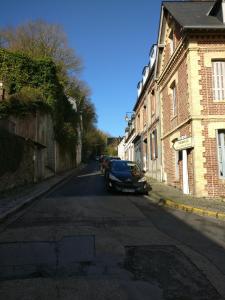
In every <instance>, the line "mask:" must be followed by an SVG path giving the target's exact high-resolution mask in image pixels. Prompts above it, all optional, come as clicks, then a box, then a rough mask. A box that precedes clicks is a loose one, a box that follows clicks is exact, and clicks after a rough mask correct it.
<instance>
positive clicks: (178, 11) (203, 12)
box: [163, 1, 225, 29]
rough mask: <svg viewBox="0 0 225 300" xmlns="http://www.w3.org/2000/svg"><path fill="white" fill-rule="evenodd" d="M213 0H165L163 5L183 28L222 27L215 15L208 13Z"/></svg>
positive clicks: (224, 26) (223, 26)
mask: <svg viewBox="0 0 225 300" xmlns="http://www.w3.org/2000/svg"><path fill="white" fill-rule="evenodd" d="M214 3H215V1H179V2H178V1H165V2H163V6H164V7H165V8H166V9H167V10H168V11H169V13H170V14H171V15H172V16H173V17H174V19H175V20H176V21H177V22H178V23H179V24H180V25H181V26H182V27H184V28H224V29H225V25H224V24H223V23H222V22H221V21H220V20H219V19H218V18H217V17H216V16H210V15H208V13H209V11H210V10H211V8H212V7H213V5H214Z"/></svg>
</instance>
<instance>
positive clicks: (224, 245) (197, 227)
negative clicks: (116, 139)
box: [0, 162, 225, 300]
mask: <svg viewBox="0 0 225 300" xmlns="http://www.w3.org/2000/svg"><path fill="white" fill-rule="evenodd" d="M0 299H1V300H4V299H6V300H11V299H13V300H15V299H18V300H21V299H23V300H28V299H29V300H34V299H38V300H39V299H42V300H45V299H48V300H51V299H54V300H58V299H60V300H69V299H80V300H86V299H87V300H92V299H93V300H103V299H104V300H105V299H107V300H111V299H113V300H114V299H118V300H120V299H121V300H125V299H127V300H137V299H138V300H139V299H140V300H145V299H146V300H147V299H154V300H155V299H157V300H158V299H160V300H161V299H165V300H167V299H168V300H170V299H171V300H172V299H173V300H178V299H179V300H190V299H191V300H217V299H225V222H223V221H219V220H213V219H209V218H204V217H200V216H196V215H192V214H187V213H183V212H180V211H176V210H170V209H165V208H162V207H159V206H156V205H154V204H153V203H152V202H151V200H150V197H147V196H138V195H132V194H110V193H108V192H106V190H105V187H104V178H103V176H102V175H101V174H100V173H99V171H98V166H97V164H96V163H95V162H93V163H91V164H89V165H88V166H87V168H86V169H84V170H83V171H82V172H81V173H80V174H79V175H78V176H76V177H73V178H71V179H70V180H68V181H67V182H64V183H63V184H62V185H60V186H58V187H57V188H55V189H54V190H53V191H52V192H51V193H49V194H48V195H46V196H45V197H43V198H41V199H39V200H38V201H36V202H35V203H33V204H32V205H31V206H30V207H27V208H26V209H25V210H24V211H22V212H19V213H18V214H17V215H15V216H12V218H11V219H10V220H8V221H7V223H5V224H2V225H1V227H0Z"/></svg>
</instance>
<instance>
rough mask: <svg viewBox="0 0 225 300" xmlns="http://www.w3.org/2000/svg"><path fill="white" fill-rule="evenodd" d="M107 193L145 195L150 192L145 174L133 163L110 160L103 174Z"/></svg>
mask: <svg viewBox="0 0 225 300" xmlns="http://www.w3.org/2000/svg"><path fill="white" fill-rule="evenodd" d="M105 185H106V189H107V190H108V191H113V190H115V191H120V192H126V193H142V194H147V193H148V191H149V190H150V185H149V184H148V182H147V180H146V177H145V172H144V171H143V170H141V168H140V166H139V165H138V164H137V163H136V162H133V161H127V160H111V161H110V162H109V164H108V168H107V170H106V174H105Z"/></svg>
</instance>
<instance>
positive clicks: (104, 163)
mask: <svg viewBox="0 0 225 300" xmlns="http://www.w3.org/2000/svg"><path fill="white" fill-rule="evenodd" d="M111 160H121V158H120V157H118V156H106V157H105V158H104V160H103V173H104V174H105V175H106V172H107V170H108V168H109V162H110V161H111Z"/></svg>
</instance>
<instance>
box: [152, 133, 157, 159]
mask: <svg viewBox="0 0 225 300" xmlns="http://www.w3.org/2000/svg"><path fill="white" fill-rule="evenodd" d="M150 152H151V160H154V159H156V158H158V143H157V130H156V129H155V130H154V131H153V132H152V133H151V134H150Z"/></svg>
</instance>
